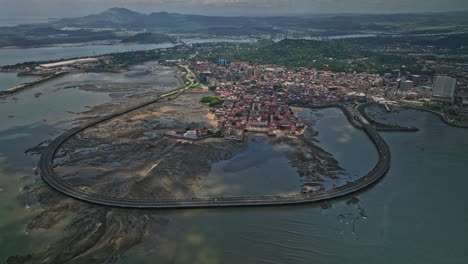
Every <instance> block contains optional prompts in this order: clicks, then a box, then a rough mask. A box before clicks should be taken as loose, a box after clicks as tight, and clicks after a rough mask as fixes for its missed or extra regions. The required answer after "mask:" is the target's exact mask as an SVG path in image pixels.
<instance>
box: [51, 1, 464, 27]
mask: <svg viewBox="0 0 468 264" xmlns="http://www.w3.org/2000/svg"><path fill="white" fill-rule="evenodd" d="M395 21H398V23H403V24H405V23H406V24H411V23H413V24H415V23H416V24H424V25H446V24H450V23H452V24H462V25H463V24H464V25H467V24H468V12H466V11H461V12H450V13H437V14H435V13H417V14H387V15H382V14H380V15H376V14H335V15H333V14H330V15H310V16H274V17H222V16H203V15H189V14H178V13H167V12H157V13H151V14H142V13H139V12H135V11H132V10H129V9H126V8H118V7H114V8H111V9H108V10H106V11H104V12H101V13H98V14H93V15H88V16H84V17H78V18H65V19H61V20H59V21H57V22H54V23H53V25H55V26H56V27H114V28H134V29H135V28H136V29H141V28H151V29H171V30H174V29H179V30H180V29H205V30H206V29H208V28H231V29H240V28H244V27H248V28H254V29H261V30H260V31H262V30H264V29H268V30H267V31H269V29H275V30H276V29H279V28H283V29H306V30H308V29H310V28H315V29H322V30H335V31H350V30H391V29H395V28H397V27H396V26H395V25H394V22H395Z"/></svg>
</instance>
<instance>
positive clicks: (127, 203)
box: [39, 88, 391, 209]
mask: <svg viewBox="0 0 468 264" xmlns="http://www.w3.org/2000/svg"><path fill="white" fill-rule="evenodd" d="M184 89H185V88H183V89H180V90H176V91H173V92H170V93H167V94H164V95H162V96H160V97H158V98H156V99H154V100H151V101H149V102H146V103H143V104H140V105H137V106H134V107H131V108H128V109H125V110H123V111H120V112H117V113H114V114H110V115H108V116H105V117H102V118H100V119H98V120H95V121H93V122H91V123H89V124H86V125H83V126H81V127H77V128H74V129H71V130H69V131H67V132H65V133H64V134H62V135H60V136H58V137H57V138H55V139H54V140H53V141H52V142H51V143H50V144H49V145H48V146H47V148H46V149H45V151H44V152H43V153H42V156H41V158H40V161H39V171H40V174H41V177H42V178H43V179H44V181H45V182H46V183H47V184H49V185H50V186H51V187H52V188H54V189H55V190H57V191H59V192H61V193H63V194H65V195H67V196H70V197H72V198H75V199H78V200H81V201H85V202H89V203H93V204H97V205H106V206H113V207H122V208H147V209H156V208H215V207H241V206H273V205H289V204H304V203H311V202H318V201H323V200H328V199H332V198H336V197H340V196H344V195H347V194H350V193H353V192H356V191H358V190H361V189H363V188H365V187H368V186H369V185H371V184H373V183H374V182H376V181H378V180H379V179H380V178H382V177H383V176H384V175H385V173H386V172H387V171H388V169H389V167H390V160H391V156H390V149H389V147H388V145H387V143H386V142H385V141H384V140H383V139H382V137H381V136H380V135H379V134H378V133H377V131H376V130H375V128H374V127H373V126H371V125H370V124H368V123H361V126H360V128H362V129H363V130H364V131H365V133H366V134H367V135H368V136H369V138H370V139H371V140H372V142H373V143H374V145H375V146H376V148H377V150H378V154H379V160H378V162H377V164H376V165H375V167H374V168H373V169H372V170H371V171H369V172H368V173H367V174H366V175H364V176H362V177H361V178H359V179H357V180H356V181H353V182H348V183H347V184H345V185H342V186H339V187H335V188H332V189H327V190H321V191H316V192H310V193H300V194H294V195H264V196H242V197H213V198H193V199H164V200H149V199H148V200H145V199H123V198H115V197H109V196H104V195H101V194H98V193H93V192H89V191H85V190H83V189H81V188H80V187H76V186H73V185H71V184H69V183H68V182H66V181H65V180H63V179H62V178H61V177H59V176H58V175H57V174H56V173H55V171H54V164H53V162H54V158H55V155H56V153H57V152H58V150H59V149H60V146H62V145H63V144H64V143H65V142H66V141H67V140H68V139H70V138H71V137H73V136H74V135H76V134H77V133H79V132H81V131H83V130H85V129H87V128H90V127H93V126H95V125H98V124H100V123H103V122H105V121H108V120H110V119H112V118H115V117H117V116H120V115H123V114H126V113H129V112H131V111H134V110H136V109H140V108H142V107H145V106H147V105H150V104H153V103H156V102H158V101H159V100H161V99H162V98H164V97H166V96H169V95H172V94H175V93H178V92H180V91H181V90H184ZM339 108H340V109H341V110H342V111H343V112H344V113H345V114H346V116H347V117H348V120H349V121H350V122H353V120H354V117H355V116H360V115H359V113H357V111H356V110H355V109H353V108H350V107H343V106H339ZM354 121H355V120H354ZM354 125H355V124H354Z"/></svg>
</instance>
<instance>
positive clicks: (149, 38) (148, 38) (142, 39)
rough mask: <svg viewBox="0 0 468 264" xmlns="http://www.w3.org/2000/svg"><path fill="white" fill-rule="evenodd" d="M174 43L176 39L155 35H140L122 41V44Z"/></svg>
mask: <svg viewBox="0 0 468 264" xmlns="http://www.w3.org/2000/svg"><path fill="white" fill-rule="evenodd" d="M176 41H177V39H176V38H174V37H171V36H168V35H164V34H155V33H140V34H136V35H134V36H131V37H127V38H125V39H123V40H122V42H124V43H130V42H135V43H149V44H160V43H174V42H176Z"/></svg>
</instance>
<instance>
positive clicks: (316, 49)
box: [195, 39, 422, 72]
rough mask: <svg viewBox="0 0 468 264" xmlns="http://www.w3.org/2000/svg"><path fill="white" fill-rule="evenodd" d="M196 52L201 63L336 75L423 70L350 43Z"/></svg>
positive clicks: (227, 46) (289, 42) (267, 44)
mask: <svg viewBox="0 0 468 264" xmlns="http://www.w3.org/2000/svg"><path fill="white" fill-rule="evenodd" d="M204 47H206V48H204ZM195 48H196V49H200V51H199V52H198V56H197V59H199V60H211V61H217V60H218V59H220V58H224V59H227V60H228V61H231V62H233V61H237V62H240V61H246V62H249V63H251V64H258V65H261V64H276V65H284V66H288V67H306V68H317V69H323V70H330V71H335V72H343V71H346V72H354V71H356V72H388V71H391V70H393V69H396V68H400V67H402V66H403V65H405V68H406V69H408V70H410V71H412V72H417V69H420V68H422V67H421V66H420V65H418V63H417V61H416V60H415V59H414V58H410V57H402V56H399V55H381V54H375V53H371V52H367V51H363V50H361V49H359V48H358V47H357V46H355V45H353V44H352V43H349V42H346V41H315V40H293V39H285V40H282V41H279V42H277V43H271V41H261V42H260V43H257V44H247V43H242V44H232V43H216V44H211V45H210V44H204V45H199V46H195ZM356 59H357V60H356Z"/></svg>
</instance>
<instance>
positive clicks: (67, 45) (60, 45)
mask: <svg viewBox="0 0 468 264" xmlns="http://www.w3.org/2000/svg"><path fill="white" fill-rule="evenodd" d="M163 44H173V45H177V44H174V43H171V42H164V43H158V44H155V43H138V42H132V43H123V42H120V41H117V42H113V43H97V42H77V43H57V44H44V45H33V46H5V47H0V50H12V49H24V50H26V49H39V48H77V47H89V46H122V47H125V46H133V45H163Z"/></svg>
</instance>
